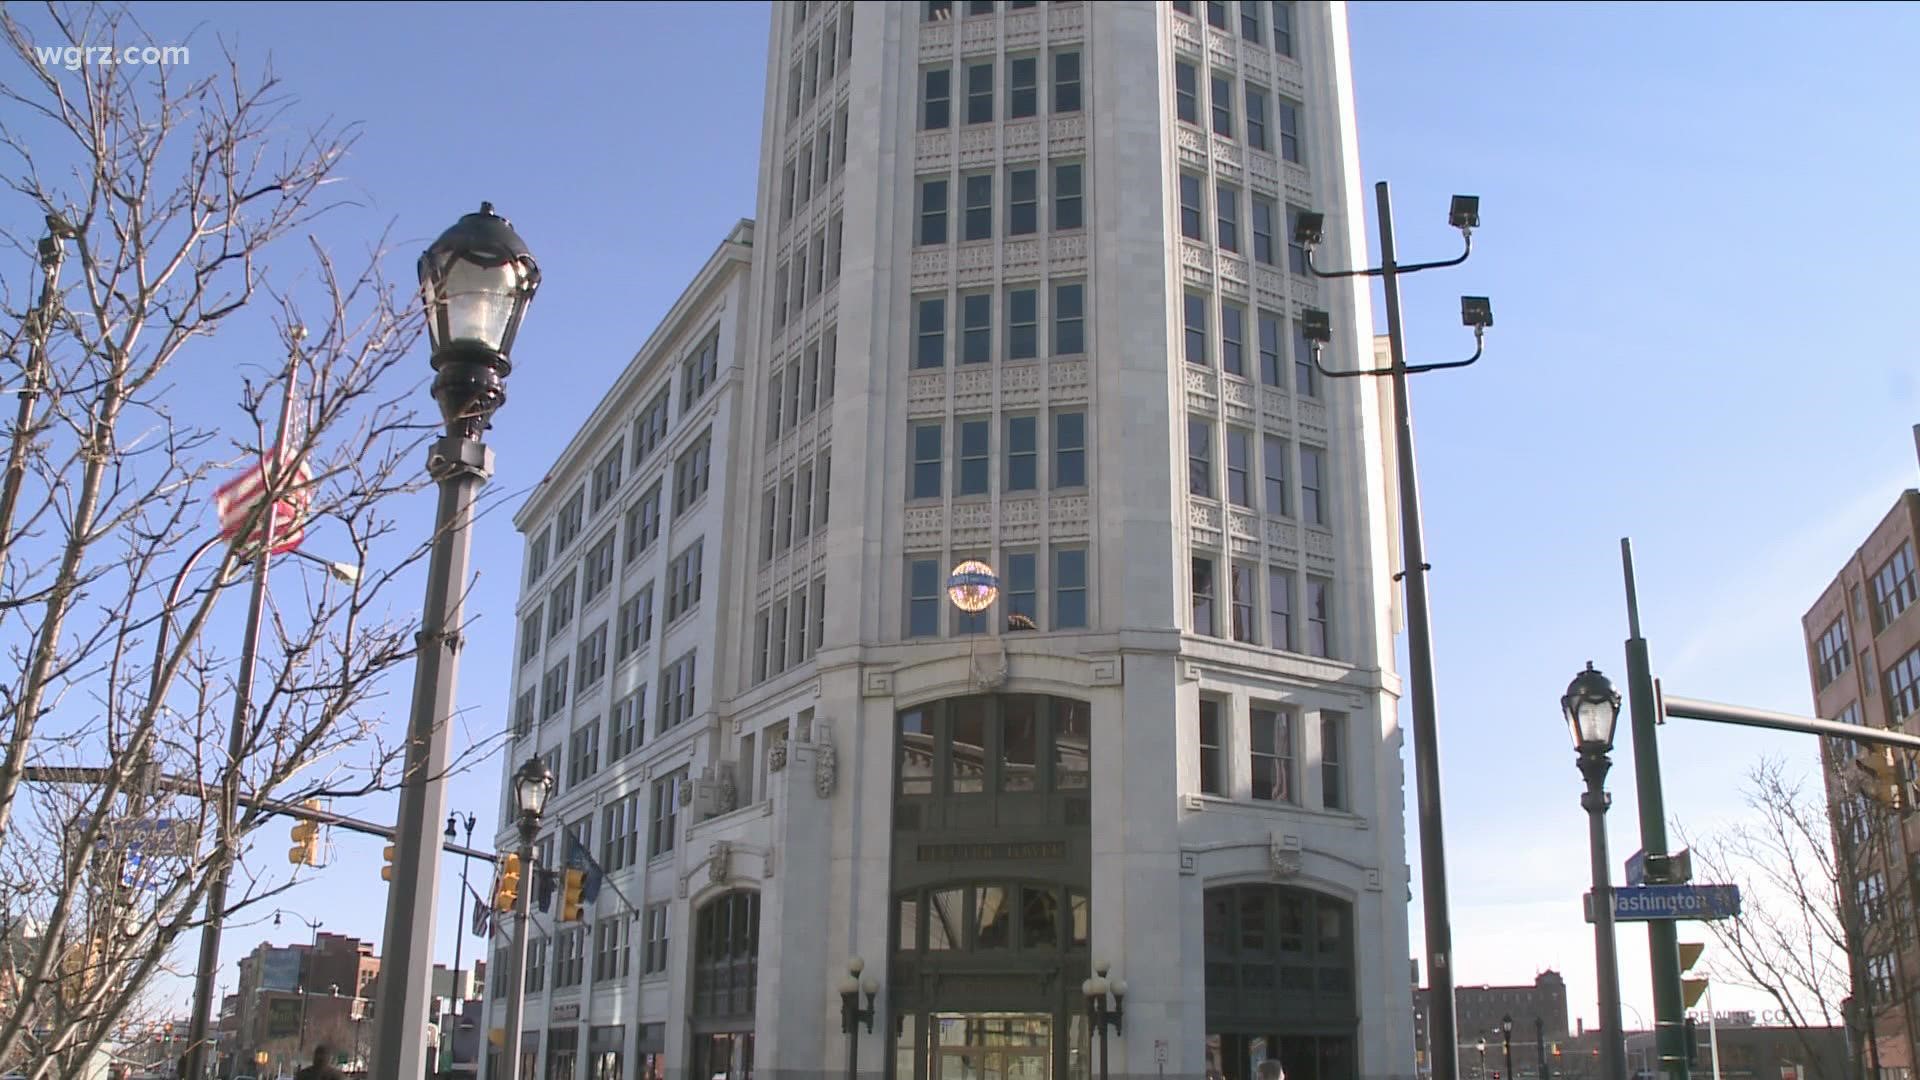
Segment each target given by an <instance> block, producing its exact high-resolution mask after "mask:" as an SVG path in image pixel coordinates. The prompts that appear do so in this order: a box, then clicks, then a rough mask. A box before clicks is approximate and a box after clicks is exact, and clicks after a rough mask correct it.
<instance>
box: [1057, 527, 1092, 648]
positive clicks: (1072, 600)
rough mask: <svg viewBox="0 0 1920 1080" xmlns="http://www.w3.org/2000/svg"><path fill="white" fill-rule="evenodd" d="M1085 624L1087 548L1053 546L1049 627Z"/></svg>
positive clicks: (1058, 628)
mask: <svg viewBox="0 0 1920 1080" xmlns="http://www.w3.org/2000/svg"><path fill="white" fill-rule="evenodd" d="M1085 625H1087V549H1085V548H1063V547H1056V548H1054V549H1053V628H1054V629H1055V630H1065V629H1069V628H1073V627H1082V626H1085Z"/></svg>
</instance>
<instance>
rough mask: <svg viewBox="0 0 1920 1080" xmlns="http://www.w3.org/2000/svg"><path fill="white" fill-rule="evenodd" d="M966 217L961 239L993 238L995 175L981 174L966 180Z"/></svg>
mask: <svg viewBox="0 0 1920 1080" xmlns="http://www.w3.org/2000/svg"><path fill="white" fill-rule="evenodd" d="M966 197H967V205H966V217H965V219H964V225H963V229H964V231H963V232H962V234H961V239H963V240H989V239H992V237H993V175H992V174H991V173H981V174H979V175H977V176H969V177H967V178H966Z"/></svg>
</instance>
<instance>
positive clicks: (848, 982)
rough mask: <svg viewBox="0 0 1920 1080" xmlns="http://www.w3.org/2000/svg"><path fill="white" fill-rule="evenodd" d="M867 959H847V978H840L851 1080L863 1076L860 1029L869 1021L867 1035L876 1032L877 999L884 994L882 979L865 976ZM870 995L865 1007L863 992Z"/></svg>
mask: <svg viewBox="0 0 1920 1080" xmlns="http://www.w3.org/2000/svg"><path fill="white" fill-rule="evenodd" d="M866 967H867V962H866V961H865V960H862V959H860V958H859V957H857V956H856V957H854V958H853V959H851V960H848V961H847V975H846V978H843V979H841V980H840V1032H841V1034H843V1035H845V1036H846V1037H847V1080H855V1078H856V1077H858V1076H859V1075H860V1034H859V1032H858V1030H857V1029H858V1028H859V1027H860V1026H861V1025H862V1024H865V1025H866V1028H867V1034H869V1035H871V1034H873V999H874V997H875V996H876V995H878V994H879V993H880V982H879V980H877V979H875V978H874V977H873V976H871V975H868V976H867V977H866V978H864V979H863V978H861V977H860V973H861V972H862V971H864V970H866ZM861 994H865V995H866V996H867V1004H866V1007H865V1008H862V1007H861V1005H860V995H861Z"/></svg>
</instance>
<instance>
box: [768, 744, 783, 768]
mask: <svg viewBox="0 0 1920 1080" xmlns="http://www.w3.org/2000/svg"><path fill="white" fill-rule="evenodd" d="M786 767H787V740H785V739H781V740H780V741H779V742H776V743H774V744H773V749H771V750H768V751H767V771H768V772H779V771H780V770H781V769H784V768H786Z"/></svg>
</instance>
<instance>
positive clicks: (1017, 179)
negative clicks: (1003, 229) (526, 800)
mask: <svg viewBox="0 0 1920 1080" xmlns="http://www.w3.org/2000/svg"><path fill="white" fill-rule="evenodd" d="M1038 231H1040V173H1039V170H1037V169H1015V170H1013V171H1012V172H1009V173H1008V174H1007V235H1008V236H1028V235H1031V234H1033V233H1036V232H1038Z"/></svg>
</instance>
